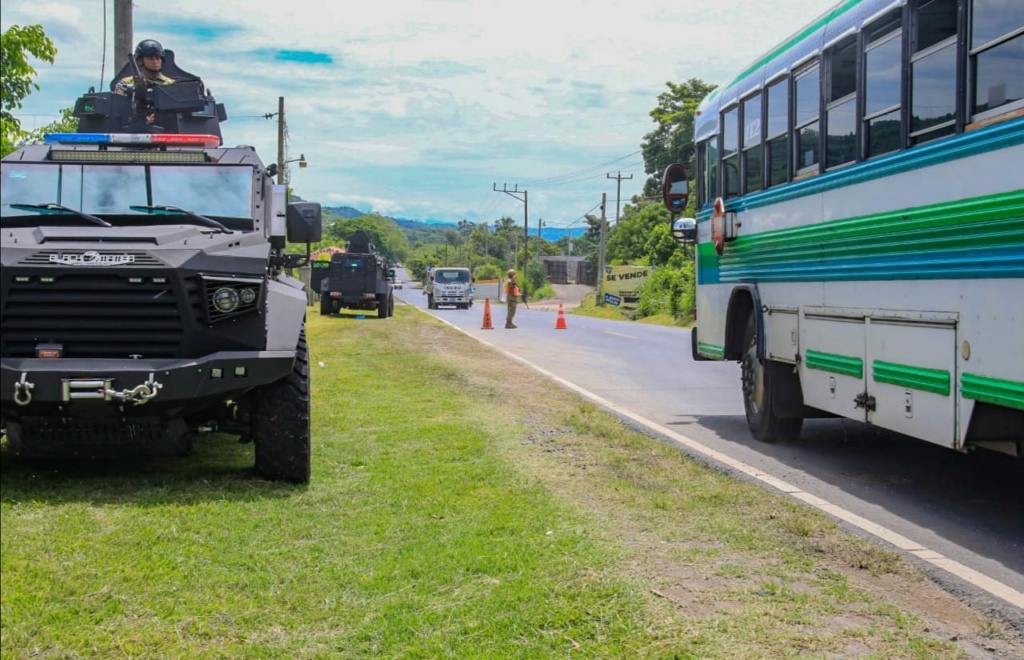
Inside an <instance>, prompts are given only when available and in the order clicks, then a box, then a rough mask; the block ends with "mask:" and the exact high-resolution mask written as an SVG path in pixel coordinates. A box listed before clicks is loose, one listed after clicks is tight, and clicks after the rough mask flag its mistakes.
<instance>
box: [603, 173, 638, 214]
mask: <svg viewBox="0 0 1024 660" xmlns="http://www.w3.org/2000/svg"><path fill="white" fill-rule="evenodd" d="M605 178H608V179H615V181H616V185H615V224H616V225H617V224H619V208H620V204H621V202H620V199H621V197H622V180H623V179H627V180H628V179H632V178H633V175H632V174H630V175H629V176H622V172H621V171H620V172H619V173H618V175H616V176H612V175H611V173H609V174H606V175H605Z"/></svg>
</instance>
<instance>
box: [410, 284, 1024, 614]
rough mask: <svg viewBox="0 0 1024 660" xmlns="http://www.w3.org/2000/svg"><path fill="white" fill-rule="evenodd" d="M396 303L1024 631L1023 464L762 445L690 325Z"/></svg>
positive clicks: (839, 443) (729, 376)
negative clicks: (806, 510) (904, 561)
mask: <svg viewBox="0 0 1024 660" xmlns="http://www.w3.org/2000/svg"><path fill="white" fill-rule="evenodd" d="M396 294H397V296H398V299H400V300H402V301H404V302H406V303H407V304H411V305H414V306H416V307H419V308H421V309H423V310H424V312H425V313H430V314H432V315H434V316H436V317H437V318H439V319H442V320H443V321H446V322H448V323H450V324H451V325H452V326H454V327H456V328H458V329H459V330H461V331H463V332H466V333H467V334H469V335H471V336H473V337H476V338H477V339H479V340H480V341H483V342H485V343H487V344H490V345H492V346H494V347H495V348H496V349H497V350H501V351H504V352H507V353H508V354H510V355H512V356H514V357H516V358H518V359H521V360H523V361H526V362H528V363H530V364H531V365H533V366H534V367H535V368H538V369H540V370H542V371H544V372H546V373H548V374H549V375H550V376H551V377H553V378H555V379H556V380H560V381H561V382H562V383H563V384H564V385H566V386H569V387H572V388H573V389H577V390H579V391H580V392H581V393H583V394H585V395H587V396H590V397H591V398H593V399H595V400H597V401H598V403H601V404H603V405H605V407H607V408H609V409H610V410H611V411H612V412H615V413H616V414H620V416H623V417H624V418H626V419H628V420H629V421H631V422H633V423H634V424H636V425H640V426H643V427H645V428H648V429H649V430H650V431H651V432H652V433H653V434H655V435H658V436H660V437H667V438H668V439H669V440H671V441H674V442H676V443H677V444H680V443H682V444H683V445H686V444H690V443H692V445H690V446H683V449H684V451H687V453H690V454H691V455H694V456H696V457H698V458H700V459H701V460H705V461H708V462H711V463H715V464H718V465H719V466H724V467H725V468H726V469H728V470H730V471H732V472H734V473H736V474H737V475H738V476H741V477H743V478H754V479H760V480H762V481H767V482H768V483H769V485H770V486H774V487H776V488H779V489H781V490H784V491H785V492H789V493H790V494H791V495H793V496H794V497H797V498H798V499H801V500H802V501H805V502H809V503H812V504H815V505H817V506H819V508H824V509H826V510H827V511H829V512H830V513H831V514H833V515H836V516H837V517H839V518H840V519H841V520H844V521H845V522H844V525H846V526H847V527H849V528H850V529H852V530H853V531H855V532H857V533H862V534H867V535H868V536H872V537H873V538H875V540H880V541H881V542H882V543H883V544H887V545H890V546H891V547H892V548H893V549H897V550H900V551H901V552H903V553H904V554H905V555H907V556H908V558H909V559H911V560H912V561H914V562H915V563H917V564H918V565H920V567H921V568H922V569H924V570H925V571H926V572H927V573H928V574H929V575H930V576H931V577H932V578H933V579H935V580H936V581H937V582H939V583H941V584H943V586H944V587H946V588H947V589H948V590H950V591H953V592H955V593H958V594H960V595H962V596H964V597H966V598H969V599H972V600H974V601H976V602H978V603H979V604H981V605H982V606H984V607H990V608H993V609H998V610H999V611H1001V612H1003V613H1004V614H1006V615H1007V616H1008V617H1009V618H1010V619H1011V620H1019V621H1020V622H1021V625H1022V630H1024V605H1022V603H1024V462H1022V461H1018V460H1015V459H1012V458H1010V457H1008V456H1003V455H1001V454H994V453H990V452H977V453H974V454H969V455H963V454H959V453H957V452H954V451H952V450H949V449H946V448H942V447H938V446H935V445H931V444H929V443H926V442H923V441H918V440H913V439H910V438H907V437H905V436H901V435H899V434H895V433H890V432H887V431H882V430H879V429H877V428H874V427H871V426H868V425H866V424H861V423H857V422H851V421H848V420H837V419H830V420H807V421H806V422H805V426H804V432H803V434H802V435H801V438H800V440H799V441H797V442H793V443H781V444H765V443H760V442H757V441H756V440H754V439H753V438H751V436H750V434H749V432H748V430H747V428H746V420H745V418H744V415H743V400H742V396H741V393H740V388H739V367H738V365H736V364H735V363H728V362H694V361H692V360H691V358H690V336H689V331H688V330H685V329H679V328H667V327H662V326H652V325H645V324H639V323H630V322H625V321H608V320H603V319H594V318H587V317H582V316H574V315H572V314H567V315H566V317H565V318H566V325H567V327H566V328H565V329H556V327H555V326H556V321H557V314H556V313H554V312H553V311H552V310H551V309H550V308H548V309H545V310H543V311H542V310H540V309H535V310H529V309H526V308H525V307H524V306H522V305H520V307H519V311H518V312H517V314H516V324H517V325H518V326H519V327H518V329H516V330H505V329H504V319H505V307H504V305H500V304H494V303H492V305H491V314H492V324H493V329H483V328H482V327H481V326H482V325H483V304H482V302H481V301H478V302H477V304H476V305H474V306H473V308H472V309H470V310H457V309H451V308H442V309H439V310H433V311H428V310H426V299H425V297H424V296H423V295H422V293H421V290H420V289H419V288H418V285H417V284H415V283H406V285H405V287H404V288H403V289H402V290H400V291H396ZM676 436H678V437H676ZM680 438H682V440H680ZM734 462H737V463H734ZM737 465H739V466H741V467H738V468H737ZM761 475H763V477H762V476H761ZM851 520H852V521H853V524H852V525H851V524H850V521H851ZM879 530H881V531H879Z"/></svg>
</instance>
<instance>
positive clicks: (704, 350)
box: [697, 341, 725, 360]
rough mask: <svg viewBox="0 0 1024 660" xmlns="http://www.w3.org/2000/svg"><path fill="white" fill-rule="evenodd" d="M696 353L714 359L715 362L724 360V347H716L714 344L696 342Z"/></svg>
mask: <svg viewBox="0 0 1024 660" xmlns="http://www.w3.org/2000/svg"><path fill="white" fill-rule="evenodd" d="M697 352H698V353H699V354H701V355H703V356H704V357H710V358H715V359H716V360H722V359H725V346H716V345H714V344H705V343H704V342H702V341H698V342H697Z"/></svg>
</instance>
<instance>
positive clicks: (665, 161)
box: [640, 78, 715, 197]
mask: <svg viewBox="0 0 1024 660" xmlns="http://www.w3.org/2000/svg"><path fill="white" fill-rule="evenodd" d="M665 84H666V85H667V86H668V89H669V91H667V92H662V93H661V94H659V95H658V107H656V108H654V109H653V110H651V112H650V113H649V114H650V116H651V118H652V119H653V120H654V121H655V122H657V123H658V127H657V128H656V129H654V130H653V131H651V132H650V133H648V134H647V135H645V136H644V139H643V142H641V145H640V146H641V150H642V151H643V156H644V172H646V173H647V174H648V175H650V177H649V178H648V179H647V182H646V183H645V184H644V196H646V197H652V196H658V197H660V190H659V189H660V185H661V173H662V172H664V171H665V167H667V166H668V165H670V164H672V163H682V164H683V165H685V166H686V171H687V172H688V173H689V174H690V175H691V176H692V175H693V173H694V172H695V171H696V169H695V168H694V157H693V156H694V145H693V129H694V116H695V113H696V112H697V106H699V105H700V102H701V101H703V100H704V97H705V96H707V95H708V94H709V93H711V91H712V90H713V89H715V86H714V85H709V84H707V83H706V82H704V81H702V80H700V79H698V78H690V79H689V80H687V81H686V82H685V83H683V84H681V85H676V84H674V83H671V82H668V83H665Z"/></svg>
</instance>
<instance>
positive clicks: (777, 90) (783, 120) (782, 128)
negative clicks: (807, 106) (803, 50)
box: [765, 78, 789, 186]
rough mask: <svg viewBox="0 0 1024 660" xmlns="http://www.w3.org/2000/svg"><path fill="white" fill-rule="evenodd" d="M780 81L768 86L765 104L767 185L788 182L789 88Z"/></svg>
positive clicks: (784, 82) (784, 81) (785, 81)
mask: <svg viewBox="0 0 1024 660" xmlns="http://www.w3.org/2000/svg"><path fill="white" fill-rule="evenodd" d="M787 82H788V81H787V80H786V79H785V78H783V79H782V80H780V81H778V82H776V83H773V84H771V85H769V86H768V91H767V92H766V99H765V101H766V103H765V105H766V106H767V108H766V110H767V115H768V120H767V122H766V130H765V135H766V138H767V142H766V143H765V147H766V148H767V150H768V158H767V161H768V185H769V186H777V185H779V184H780V183H786V182H787V181H789V149H788V145H789V139H788V136H789V130H788V129H789V86H788V85H787V84H786V83H787Z"/></svg>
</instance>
